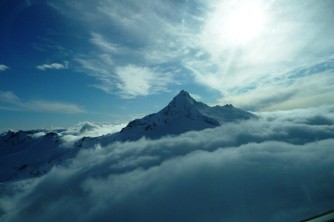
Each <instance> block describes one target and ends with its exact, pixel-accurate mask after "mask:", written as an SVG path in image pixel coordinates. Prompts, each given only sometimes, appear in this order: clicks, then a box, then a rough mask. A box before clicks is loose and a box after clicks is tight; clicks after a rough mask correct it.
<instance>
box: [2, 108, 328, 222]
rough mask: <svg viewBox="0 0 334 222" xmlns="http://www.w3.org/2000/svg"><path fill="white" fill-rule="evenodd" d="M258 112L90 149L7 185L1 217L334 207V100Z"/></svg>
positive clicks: (228, 216) (264, 213)
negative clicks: (218, 124)
mask: <svg viewBox="0 0 334 222" xmlns="http://www.w3.org/2000/svg"><path fill="white" fill-rule="evenodd" d="M258 115H259V116H260V118H259V119H257V120H250V121H244V122H240V123H229V124H226V125H223V126H221V127H217V128H214V129H206V130H203V131H197V132H195V131H193V132H188V133H185V134H182V135H178V136H167V137H164V138H161V139H158V140H149V139H146V138H142V139H140V140H138V141H133V142H115V143H112V144H109V145H108V146H101V145H99V144H96V145H95V146H94V147H91V148H89V149H82V150H81V151H79V152H78V154H77V155H76V157H75V158H73V159H72V160H71V161H70V164H69V165H66V166H55V167H53V168H52V169H51V171H50V172H49V173H47V174H46V175H44V176H42V177H39V178H34V179H28V180H21V181H16V182H7V183H3V184H1V186H0V220H1V221H49V222H51V221H57V222H58V221H121V222H126V221H137V222H141V221H143V222H144V221H145V222H148V221H175V222H178V221H180V222H181V221H182V222H184V221H194V222H196V221H198V222H203V221H206V222H210V221H212V222H216V221H236V222H237V221H238V222H239V221H256V222H261V221H266V222H267V221H273V222H276V221H277V222H281V221H299V220H302V219H306V218H308V217H310V216H314V215H315V214H318V213H322V212H324V211H327V210H330V209H332V208H334V191H333V187H334V155H333V150H334V106H322V107H319V108H313V109H303V110H294V111H285V112H270V113H269V112H268V113H259V114H258ZM83 128H84V129H85V130H83V131H82V132H81V133H89V131H90V130H93V131H94V133H97V131H96V130H97V128H96V127H90V126H89V124H88V125H86V126H85V127H80V129H83ZM100 129H101V130H102V131H103V130H104V129H103V127H100ZM79 131H80V130H79ZM75 132H78V130H77V131H75ZM79 133H80V132H79ZM101 135H102V133H101ZM63 139H66V137H63ZM101 139H103V138H101Z"/></svg>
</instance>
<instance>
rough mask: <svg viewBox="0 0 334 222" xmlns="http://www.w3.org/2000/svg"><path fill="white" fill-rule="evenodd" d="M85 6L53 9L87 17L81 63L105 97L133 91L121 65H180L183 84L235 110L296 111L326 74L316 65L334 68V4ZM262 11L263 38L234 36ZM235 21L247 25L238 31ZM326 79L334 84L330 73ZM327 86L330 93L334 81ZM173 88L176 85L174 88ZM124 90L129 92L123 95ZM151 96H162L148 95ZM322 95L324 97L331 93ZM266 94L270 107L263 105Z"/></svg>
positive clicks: (142, 3) (127, 3) (259, 2)
mask: <svg viewBox="0 0 334 222" xmlns="http://www.w3.org/2000/svg"><path fill="white" fill-rule="evenodd" d="M84 2H85V4H83V3H78V2H76V3H73V2H72V3H59V2H56V1H54V2H52V4H53V6H54V7H55V8H58V10H61V9H64V10H63V11H62V12H63V13H66V14H70V13H72V14H71V15H70V16H73V14H74V15H75V14H76V13H77V15H79V14H82V13H84V14H85V16H76V17H77V19H79V20H80V22H83V23H85V24H88V26H89V27H90V30H89V33H90V35H89V37H88V38H87V39H86V40H87V42H88V43H90V44H91V46H92V52H93V53H88V54H87V53H85V54H84V55H85V56H83V57H84V58H85V61H83V60H81V63H80V65H81V67H82V69H83V71H84V72H86V73H87V74H89V75H91V76H94V77H95V78H96V79H97V80H98V81H99V82H101V83H103V84H96V85H97V86H98V87H99V88H100V89H103V90H104V91H105V92H111V91H114V92H115V90H114V89H113V88H115V87H110V86H111V85H112V82H117V84H118V86H123V87H126V84H119V82H122V79H119V76H118V75H117V74H116V72H115V69H116V67H126V66H128V65H134V66H137V67H150V68H151V69H152V68H157V67H158V68H159V69H167V68H171V67H174V68H180V69H182V70H185V72H184V76H185V78H183V79H182V82H180V84H181V85H182V84H185V85H186V84H187V83H188V82H189V81H193V82H196V83H197V84H200V85H203V86H206V87H208V88H211V89H214V90H217V91H218V92H220V94H221V97H222V98H221V99H220V100H219V101H218V102H224V101H226V100H231V101H236V102H237V103H236V104H235V105H237V106H241V107H242V106H244V107H250V106H249V105H247V103H253V104H256V105H252V109H254V110H268V109H274V106H273V104H271V103H270V102H269V101H271V100H272V99H273V100H272V101H276V102H277V103H279V104H281V105H280V106H277V107H276V108H277V109H279V107H280V108H282V107H288V106H286V105H284V104H283V103H286V102H287V101H288V102H289V103H291V104H292V103H293V102H294V100H293V99H294V95H298V93H297V94H296V92H302V91H303V90H304V89H305V88H304V86H302V85H298V83H299V82H300V81H304V80H306V79H307V78H306V76H308V75H311V74H310V72H313V74H312V75H315V76H317V75H318V74H319V76H323V75H324V73H323V72H324V70H320V69H319V70H314V67H317V66H321V65H323V64H327V68H326V67H325V66H323V68H325V69H327V70H328V71H330V70H333V69H332V68H330V67H332V66H333V63H334V62H333V52H334V43H333V40H332V36H333V35H334V32H333V29H331V28H330V27H331V23H330V22H329V21H331V19H329V18H333V14H332V13H331V11H330V8H332V4H333V3H331V2H329V1H328V2H327V1H326V2H322V3H318V2H317V1H313V0H311V1H308V2H307V3H302V2H301V1H296V2H281V1H272V2H267V1H263V0H256V1H254V2H253V3H252V7H245V6H248V5H249V3H247V1H234V2H230V1H210V2H199V1H196V2H189V1H183V2H175V1H166V2H160V1H159V2H145V1H131V0H129V1H125V2H124V1H123V2H120V1H112V0H102V1H99V2H95V3H91V2H89V3H88V1H84ZM247 4H248V5H247ZM57 5H58V6H57ZM64 5H65V6H66V7H65V6H64ZM240 8H241V9H242V10H241V11H242V12H243V14H240V13H239V14H237V15H239V17H236V16H235V15H234V14H233V13H234V12H235V11H238V10H239V9H240ZM78 9H80V11H79V10H78ZM252 10H253V11H252ZM254 10H255V12H257V11H259V12H261V14H263V16H262V17H261V19H263V20H262V21H261V25H262V27H261V30H260V31H259V33H260V34H259V35H258V36H255V37H254V38H253V39H252V40H251V41H240V42H238V39H239V40H240V39H242V37H241V36H234V37H235V38H232V37H233V36H231V33H229V32H230V31H233V30H239V32H241V33H244V32H245V30H246V31H250V32H251V31H252V27H243V29H242V25H243V23H247V22H245V18H244V17H247V16H248V15H252V14H254V13H255V12H254ZM255 14H256V13H255ZM87 18H89V19H87ZM233 19H234V20H235V21H233ZM231 20H232V21H231ZM242 21H243V22H242ZM97 24H98V25H97ZM231 24H235V26H238V25H240V26H241V27H235V29H233V27H232V28H231ZM231 29H232V30H231ZM106 30H107V31H106ZM115 33H117V35H115ZM82 54H83V53H81V55H82ZM310 64H313V67H311V66H310ZM307 66H309V67H308V68H307V69H305V72H304V74H300V72H299V70H300V69H302V68H305V67H307ZM314 71H315V72H314ZM292 73H294V74H296V75H292ZM165 75H169V79H177V78H178V75H177V74H175V73H172V72H169V73H166V74H165ZM326 75H327V78H328V79H329V80H330V78H331V77H330V75H331V74H330V72H327V74H326ZM124 78H126V77H124ZM148 78H149V77H148ZM314 78H316V77H314ZM321 78H322V77H321ZM302 79H303V80H302ZM319 83H320V82H319ZM325 85H326V88H329V85H330V81H328V82H327V83H325ZM166 87H167V88H170V87H172V86H171V84H166ZM315 87H316V88H320V87H321V85H316V86H315ZM116 88H117V87H116ZM143 88H145V86H143ZM264 89H265V90H267V91H268V92H273V91H275V90H277V91H278V92H282V95H281V96H280V95H278V97H279V98H273V96H274V95H272V93H264V94H263V95H259V94H258V93H259V92H260V91H262V92H264V91H265V90H264ZM285 89H289V90H288V91H285ZM125 90H126V89H125ZM116 93H119V95H120V96H122V95H123V93H122V90H119V91H118V92H116ZM151 93H154V91H148V94H146V95H150V94H151ZM317 93H319V97H321V96H322V95H323V93H322V92H317ZM259 97H261V98H260V100H261V101H262V102H258V101H257V100H258V99H259ZM316 100H317V99H316V95H315V97H314V99H311V98H309V101H311V103H309V105H310V106H311V105H312V104H315V101H316ZM227 102H230V101H227ZM304 103H305V105H306V103H308V102H307V101H306V100H304ZM290 107H292V108H293V106H290ZM295 107H297V103H296V106H295Z"/></svg>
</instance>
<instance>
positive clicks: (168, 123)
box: [100, 90, 256, 144]
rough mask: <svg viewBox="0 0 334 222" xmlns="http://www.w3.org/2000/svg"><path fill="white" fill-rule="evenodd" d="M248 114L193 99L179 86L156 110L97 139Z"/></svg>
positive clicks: (174, 130) (181, 129) (157, 133)
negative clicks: (163, 104) (168, 100)
mask: <svg viewBox="0 0 334 222" xmlns="http://www.w3.org/2000/svg"><path fill="white" fill-rule="evenodd" d="M251 118H256V116H255V115H254V114H251V113H249V112H246V111H243V110H241V109H238V108H235V107H233V106H232V105H225V106H214V107H210V106H208V105H206V104H204V103H202V102H197V101H196V100H194V99H193V98H192V97H191V96H190V95H189V93H188V92H186V91H184V90H182V91H181V92H180V93H179V94H178V95H177V96H175V97H174V98H173V100H172V101H171V102H170V103H169V104H168V105H167V106H166V107H165V108H163V109H162V110H160V111H159V112H157V113H153V114H150V115H147V116H145V117H143V118H142V119H135V120H133V121H131V122H130V123H129V124H128V125H127V126H126V127H125V128H123V129H122V130H121V131H120V132H119V133H116V134H113V135H111V136H110V135H109V136H104V137H103V139H102V138H100V142H102V144H107V143H110V142H112V141H116V140H118V141H119V140H120V141H126V140H137V139H139V138H141V137H144V136H145V137H147V138H150V139H157V138H160V137H162V136H166V135H178V134H181V133H185V132H188V131H192V130H203V129H206V128H214V127H217V126H220V125H222V124H224V123H227V122H235V121H242V120H247V119H251Z"/></svg>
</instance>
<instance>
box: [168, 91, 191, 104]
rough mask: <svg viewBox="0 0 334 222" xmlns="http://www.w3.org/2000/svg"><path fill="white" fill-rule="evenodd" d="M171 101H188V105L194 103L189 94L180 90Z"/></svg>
mask: <svg viewBox="0 0 334 222" xmlns="http://www.w3.org/2000/svg"><path fill="white" fill-rule="evenodd" d="M173 100H179V101H188V102H190V103H193V102H195V100H194V99H193V98H192V97H191V96H190V94H189V93H188V92H187V91H185V90H181V91H180V92H179V94H177V95H176V96H175V97H174V99H173Z"/></svg>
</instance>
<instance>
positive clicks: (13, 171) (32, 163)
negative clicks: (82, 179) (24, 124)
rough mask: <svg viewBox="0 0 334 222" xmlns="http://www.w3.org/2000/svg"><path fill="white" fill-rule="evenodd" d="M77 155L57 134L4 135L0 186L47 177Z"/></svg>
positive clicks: (0, 149)
mask: <svg viewBox="0 0 334 222" xmlns="http://www.w3.org/2000/svg"><path fill="white" fill-rule="evenodd" d="M73 151H74V150H70V149H67V148H65V147H63V141H62V140H61V134H60V133H59V132H57V131H46V130H30V131H18V132H13V131H8V132H7V133H4V134H2V135H0V163H1V167H0V182H2V181H8V180H12V179H20V178H28V177H34V176H40V175H43V174H45V173H46V172H48V171H49V170H50V169H51V168H52V166H54V165H55V164H58V163H60V162H62V161H63V160H65V159H68V158H69V157H70V156H73V155H74V154H75V153H74V152H73Z"/></svg>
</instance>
